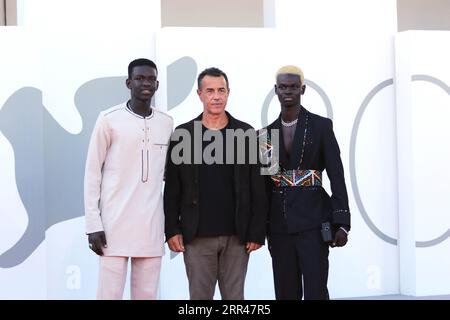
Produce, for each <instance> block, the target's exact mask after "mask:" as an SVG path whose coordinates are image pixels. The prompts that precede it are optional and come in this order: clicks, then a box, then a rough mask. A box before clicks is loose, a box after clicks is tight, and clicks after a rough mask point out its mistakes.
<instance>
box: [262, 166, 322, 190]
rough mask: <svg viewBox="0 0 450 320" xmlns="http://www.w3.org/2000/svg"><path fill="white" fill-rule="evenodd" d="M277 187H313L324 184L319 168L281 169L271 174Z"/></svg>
mask: <svg viewBox="0 0 450 320" xmlns="http://www.w3.org/2000/svg"><path fill="white" fill-rule="evenodd" d="M271 178H272V181H273V183H274V185H275V186H276V187H311V186H321V185H322V172H321V171H319V170H279V171H278V172H277V173H276V174H274V175H272V176H271Z"/></svg>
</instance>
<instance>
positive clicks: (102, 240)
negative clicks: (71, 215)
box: [88, 231, 108, 256]
mask: <svg viewBox="0 0 450 320" xmlns="http://www.w3.org/2000/svg"><path fill="white" fill-rule="evenodd" d="M88 241H89V248H91V250H92V251H94V252H95V253H96V254H98V255H99V256H102V255H103V249H102V248H103V247H105V248H106V247H108V245H107V244H106V235H105V231H98V232H93V233H89V234H88Z"/></svg>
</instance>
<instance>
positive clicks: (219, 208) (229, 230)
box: [197, 125, 236, 237]
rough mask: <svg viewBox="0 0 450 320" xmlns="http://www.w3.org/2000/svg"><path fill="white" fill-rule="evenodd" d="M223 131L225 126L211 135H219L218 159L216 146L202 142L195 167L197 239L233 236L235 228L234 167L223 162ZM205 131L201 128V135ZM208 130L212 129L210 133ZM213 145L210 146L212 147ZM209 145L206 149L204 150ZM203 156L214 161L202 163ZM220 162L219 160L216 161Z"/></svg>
mask: <svg viewBox="0 0 450 320" xmlns="http://www.w3.org/2000/svg"><path fill="white" fill-rule="evenodd" d="M226 129H231V128H230V127H229V125H227V126H226V127H225V128H223V129H221V130H217V131H216V132H215V134H219V133H220V135H221V136H222V139H223V144H222V145H221V148H220V149H221V150H223V152H222V156H220V151H218V152H216V150H219V149H218V148H213V146H219V145H218V144H217V142H216V140H215V138H212V140H211V141H203V148H202V152H203V158H202V159H203V161H202V164H201V165H200V168H199V189H200V190H199V191H200V192H199V195H200V197H199V211H200V218H199V223H198V230H197V236H198V237H214V236H222V235H233V234H235V233H236V228H235V218H234V215H235V199H234V178H233V177H234V166H233V164H227V163H226V154H227V153H226V131H225V130H226ZM206 130H208V129H207V128H206V127H204V126H203V133H205V131H206ZM210 131H212V130H210ZM212 143H214V145H213V144H212ZM208 146H209V147H208ZM205 149H206V155H211V156H212V157H213V159H215V162H214V163H212V164H207V163H205ZM218 159H220V160H221V161H220V160H218Z"/></svg>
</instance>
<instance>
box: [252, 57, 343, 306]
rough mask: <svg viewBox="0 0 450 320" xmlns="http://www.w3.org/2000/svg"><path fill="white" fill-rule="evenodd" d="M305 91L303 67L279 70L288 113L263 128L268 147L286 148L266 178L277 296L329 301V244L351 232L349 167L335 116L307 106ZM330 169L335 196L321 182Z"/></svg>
mask: <svg viewBox="0 0 450 320" xmlns="http://www.w3.org/2000/svg"><path fill="white" fill-rule="evenodd" d="M304 92H305V82H304V76H303V72H302V71H301V70H300V68H298V67H296V66H285V67H282V68H281V69H279V70H278V72H277V74H276V85H275V93H276V94H277V96H278V99H279V101H280V104H281V114H280V116H279V117H278V119H276V120H275V122H273V123H272V124H270V125H269V126H268V127H267V128H265V129H263V130H261V132H260V134H261V135H263V136H266V138H267V139H268V141H267V143H266V144H265V147H264V148H266V150H265V153H266V154H269V155H270V154H272V155H275V154H279V157H277V158H275V157H272V158H271V159H270V160H271V162H272V163H271V167H275V168H276V169H275V170H274V171H272V172H271V175H269V176H267V178H266V180H267V181H266V182H267V184H266V185H267V187H268V192H269V198H270V200H271V204H270V213H269V223H268V240H269V241H268V242H269V250H270V253H271V256H272V266H273V276H274V283H275V295H276V299H302V297H304V299H328V298H329V296H328V289H327V281H328V247H329V246H331V247H341V246H344V245H345V244H346V243H347V235H348V232H349V230H350V211H349V206H348V197H347V191H346V187H345V180H344V170H343V166H342V161H341V158H340V151H339V146H338V143H337V141H336V138H335V135H334V132H333V125H332V121H331V120H330V119H327V118H323V117H320V116H318V115H316V114H313V113H311V112H309V111H308V110H306V109H305V108H304V107H303V106H302V105H301V96H302V95H303V94H304ZM275 133H277V135H275ZM276 137H279V139H277V138H276ZM275 139H276V140H279V141H275ZM274 148H277V151H278V152H274V151H275V149H274ZM267 149H269V150H267ZM263 151H264V150H263ZM267 151H272V152H269V153H267ZM323 170H326V171H327V175H328V177H329V179H330V183H331V190H332V195H331V197H330V196H329V195H328V194H327V192H326V191H325V190H324V189H323V187H322V172H323ZM328 226H329V227H328ZM327 231H328V232H327ZM324 237H325V238H324Z"/></svg>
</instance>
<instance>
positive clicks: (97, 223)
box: [84, 59, 173, 299]
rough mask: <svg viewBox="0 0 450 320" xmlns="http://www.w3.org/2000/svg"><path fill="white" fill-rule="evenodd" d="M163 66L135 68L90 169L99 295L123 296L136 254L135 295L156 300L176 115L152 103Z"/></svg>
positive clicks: (104, 115) (98, 130) (105, 121)
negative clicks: (127, 95)
mask: <svg viewBox="0 0 450 320" xmlns="http://www.w3.org/2000/svg"><path fill="white" fill-rule="evenodd" d="M158 84H159V83H158V81H157V68H156V65H155V64H154V63H153V62H152V61H150V60H147V59H137V60H134V61H132V62H131V63H130V65H129V67H128V79H127V81H126V85H127V87H128V88H129V89H130V93H131V99H130V100H129V101H128V102H127V103H124V104H121V105H118V106H115V107H112V108H110V109H108V110H106V111H103V112H101V113H100V115H99V117H98V119H97V123H96V125H95V128H94V131H93V133H92V136H91V141H90V144H89V150H88V155H87V159H86V171H85V183H84V184H85V186H84V198H85V215H86V233H87V234H88V238H89V239H88V240H89V246H90V248H91V249H92V250H93V251H94V252H95V253H96V254H98V255H99V256H100V270H99V283H98V291H97V298H98V299H121V298H122V295H123V290H124V286H125V282H126V276H127V264H128V258H131V298H132V299H155V298H156V292H157V288H158V282H159V274H160V268H161V257H162V256H163V255H164V213H163V202H162V182H163V178H164V166H165V162H166V154H167V147H168V142H169V139H170V135H171V133H172V128H173V120H172V118H171V117H170V116H168V115H167V114H165V113H162V112H160V111H158V110H155V109H154V108H152V107H151V106H150V102H151V99H152V97H153V95H154V93H155V91H156V90H157V89H158Z"/></svg>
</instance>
